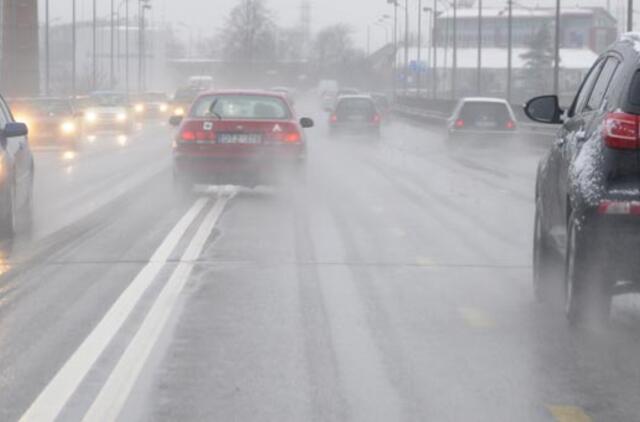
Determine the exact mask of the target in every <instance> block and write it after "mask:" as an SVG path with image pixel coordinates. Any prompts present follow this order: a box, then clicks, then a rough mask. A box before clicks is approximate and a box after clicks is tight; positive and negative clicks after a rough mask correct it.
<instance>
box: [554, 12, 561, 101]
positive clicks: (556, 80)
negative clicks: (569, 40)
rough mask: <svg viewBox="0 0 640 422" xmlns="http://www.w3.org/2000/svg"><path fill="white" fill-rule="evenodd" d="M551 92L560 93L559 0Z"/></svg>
mask: <svg viewBox="0 0 640 422" xmlns="http://www.w3.org/2000/svg"><path fill="white" fill-rule="evenodd" d="M553 93H554V94H555V95H560V0H556V34H555V59H554V67H553Z"/></svg>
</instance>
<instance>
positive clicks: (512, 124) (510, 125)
mask: <svg viewBox="0 0 640 422" xmlns="http://www.w3.org/2000/svg"><path fill="white" fill-rule="evenodd" d="M515 128H516V122H514V121H513V120H508V121H507V129H510V130H511V129H515Z"/></svg>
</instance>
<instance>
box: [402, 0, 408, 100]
mask: <svg viewBox="0 0 640 422" xmlns="http://www.w3.org/2000/svg"><path fill="white" fill-rule="evenodd" d="M408 76H409V0H404V82H403V85H404V92H405V94H406V93H407V90H408V89H409V78H408Z"/></svg>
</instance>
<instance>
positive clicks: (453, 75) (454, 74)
mask: <svg viewBox="0 0 640 422" xmlns="http://www.w3.org/2000/svg"><path fill="white" fill-rule="evenodd" d="M452 5H453V61H452V65H451V67H452V69H451V98H452V99H455V98H456V91H457V90H458V89H457V88H458V0H453V2H452Z"/></svg>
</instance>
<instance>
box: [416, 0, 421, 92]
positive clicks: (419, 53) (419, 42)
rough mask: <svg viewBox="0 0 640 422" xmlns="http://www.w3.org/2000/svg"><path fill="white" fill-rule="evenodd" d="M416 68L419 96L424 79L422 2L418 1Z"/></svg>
mask: <svg viewBox="0 0 640 422" xmlns="http://www.w3.org/2000/svg"><path fill="white" fill-rule="evenodd" d="M416 68H417V72H416V94H417V95H418V96H419V95H420V83H421V79H422V0H418V65H417V66H416Z"/></svg>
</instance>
